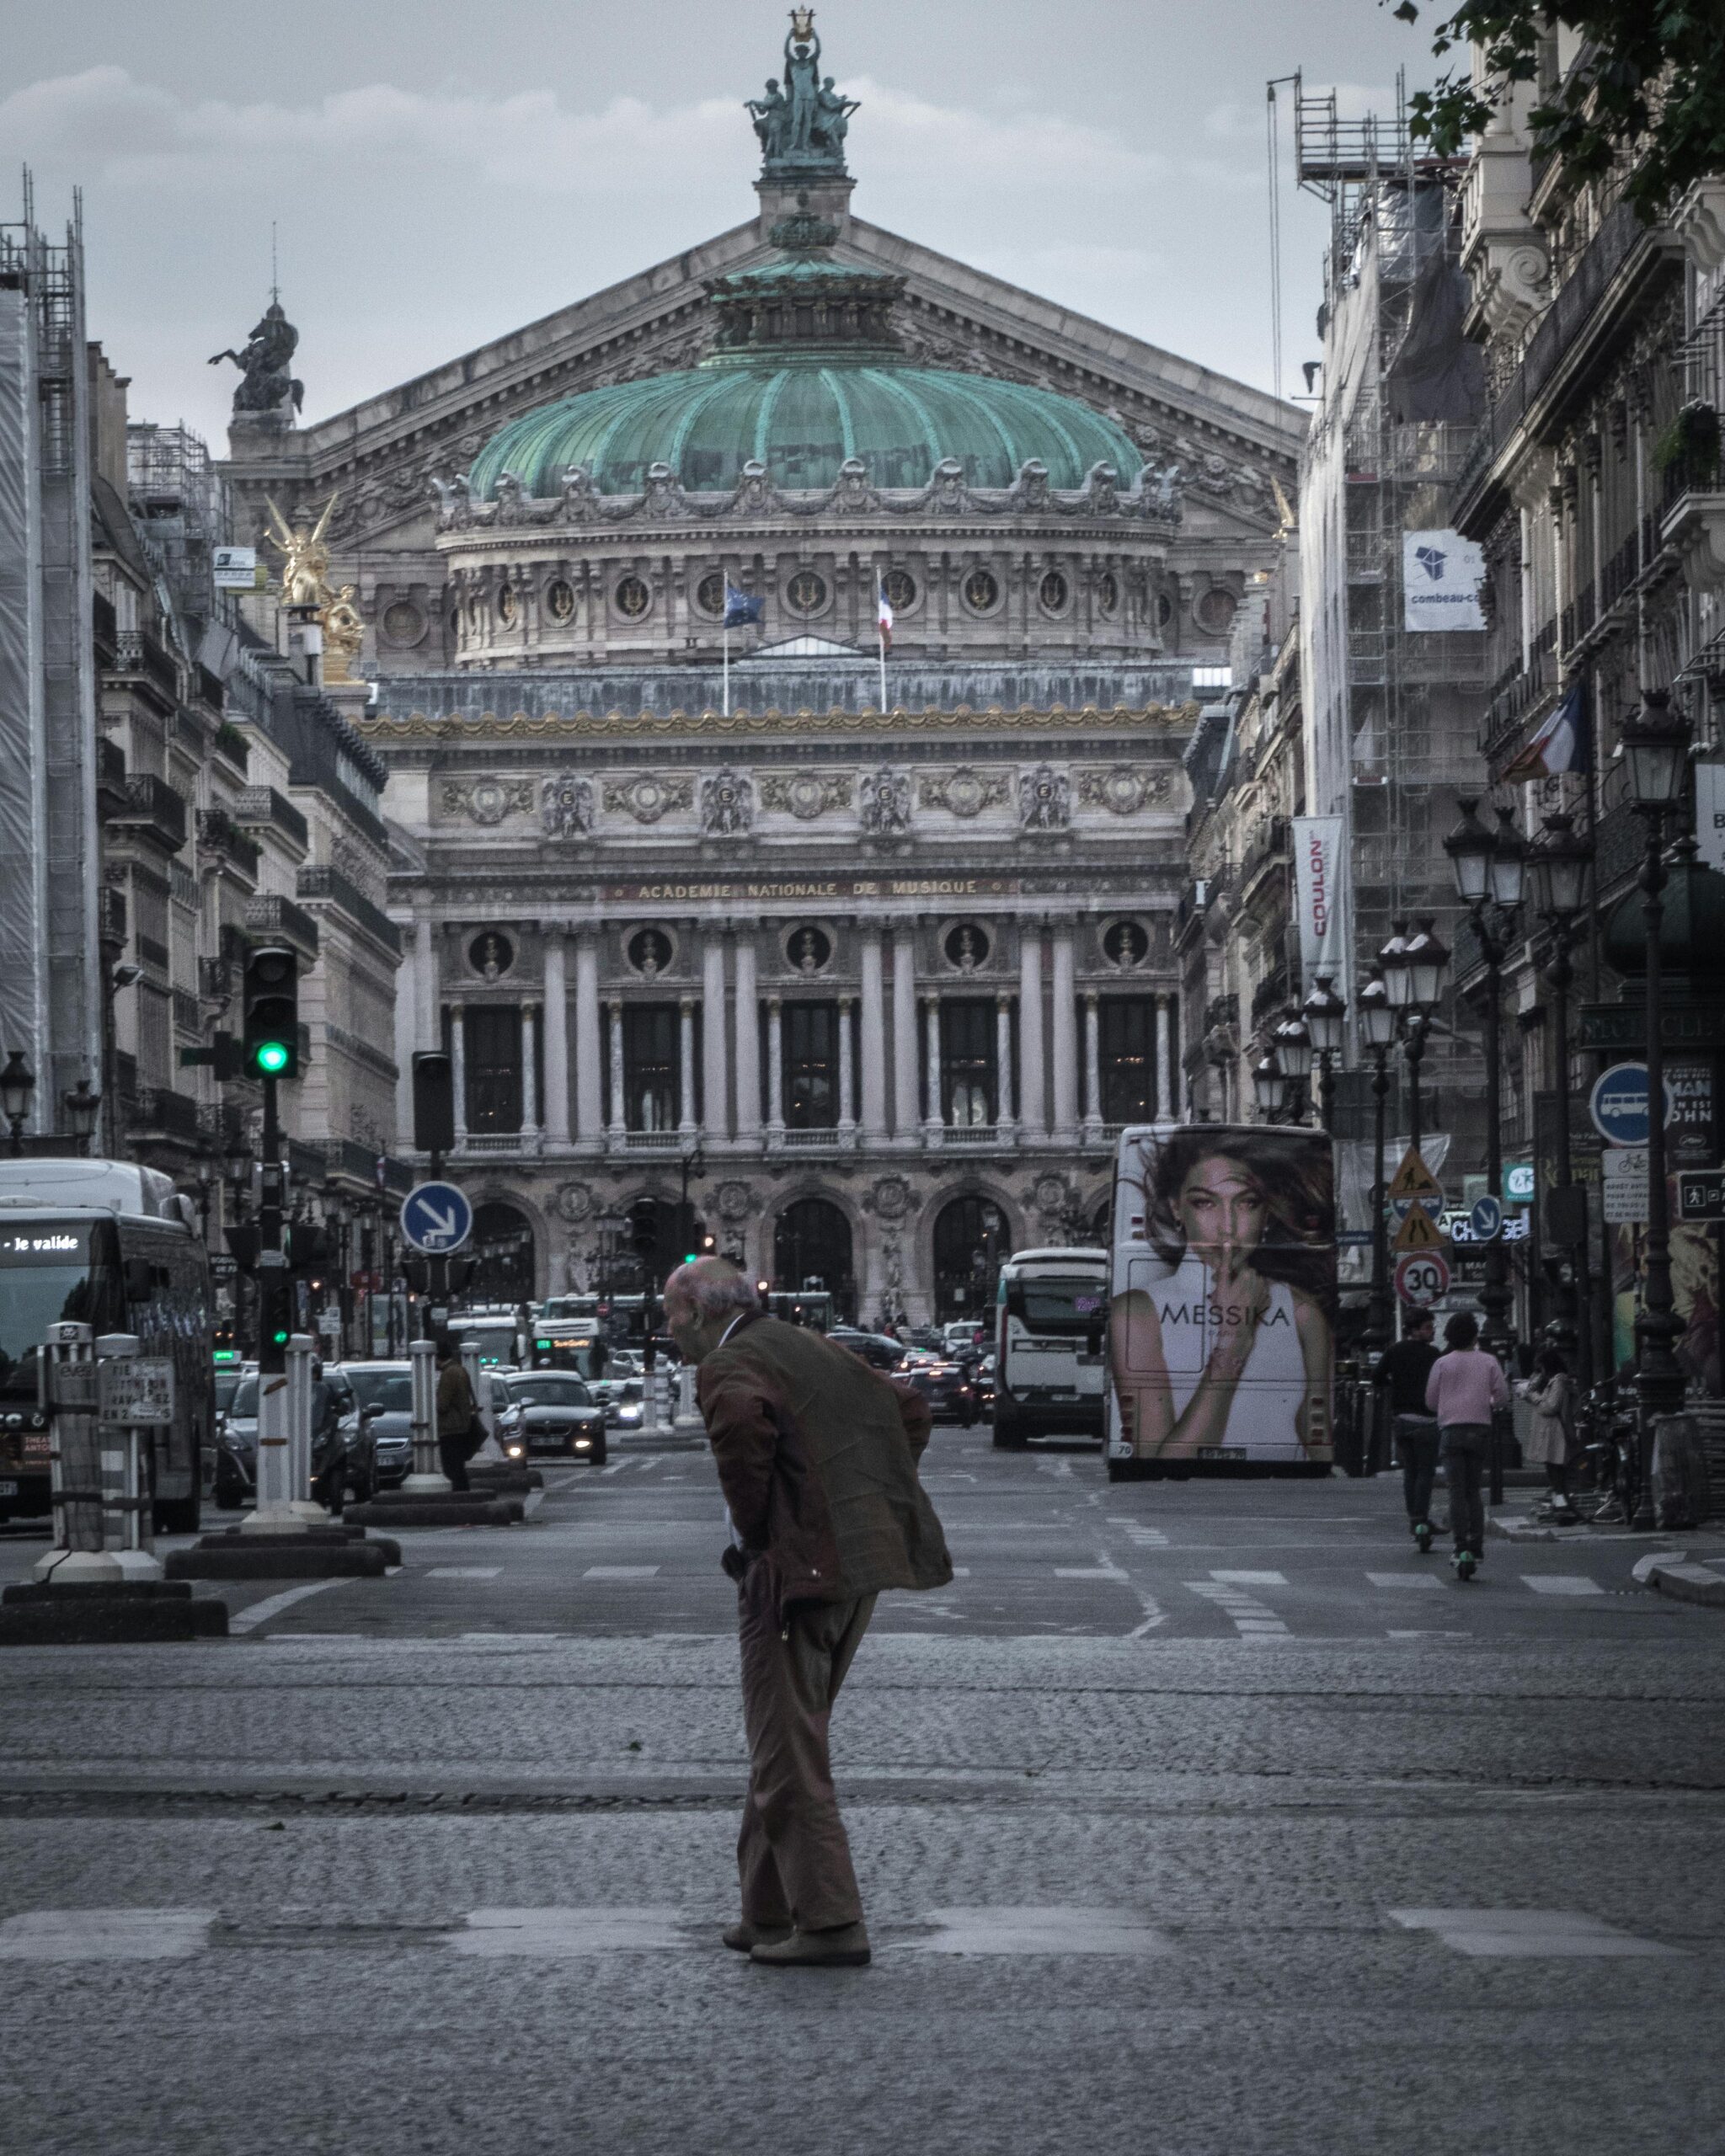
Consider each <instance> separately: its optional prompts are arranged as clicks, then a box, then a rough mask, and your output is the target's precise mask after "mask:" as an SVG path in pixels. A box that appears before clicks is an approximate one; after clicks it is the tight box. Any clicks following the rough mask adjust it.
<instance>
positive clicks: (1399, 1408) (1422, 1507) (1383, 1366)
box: [1372, 1310, 1439, 1555]
mask: <svg viewBox="0 0 1725 2156" xmlns="http://www.w3.org/2000/svg"><path fill="white" fill-rule="evenodd" d="M1436 1322H1437V1321H1436V1320H1435V1319H1434V1317H1433V1315H1432V1314H1431V1312H1430V1311H1429V1310H1412V1311H1410V1312H1409V1313H1408V1315H1407V1322H1406V1323H1405V1324H1404V1325H1403V1326H1402V1337H1401V1338H1400V1339H1399V1340H1398V1341H1397V1342H1396V1344H1395V1346H1394V1347H1393V1348H1390V1349H1389V1350H1388V1351H1387V1352H1386V1353H1385V1354H1384V1356H1383V1357H1382V1358H1381V1360H1380V1362H1379V1364H1378V1366H1377V1369H1376V1370H1375V1372H1374V1373H1373V1376H1372V1382H1373V1384H1374V1385H1381V1386H1382V1387H1383V1388H1384V1389H1385V1390H1386V1391H1387V1393H1388V1394H1389V1396H1390V1412H1391V1416H1392V1417H1394V1418H1395V1425H1396V1452H1397V1458H1398V1459H1399V1460H1401V1462H1402V1499H1403V1502H1405V1503H1406V1505H1407V1530H1408V1532H1409V1534H1412V1535H1413V1539H1414V1540H1415V1541H1416V1542H1417V1543H1418V1545H1419V1547H1420V1551H1421V1554H1422V1555H1423V1554H1424V1552H1425V1551H1426V1550H1429V1549H1430V1548H1431V1546H1432V1486H1433V1485H1434V1483H1435V1482H1436V1481H1437V1476H1438V1442H1439V1441H1438V1418H1437V1417H1436V1416H1435V1415H1434V1414H1433V1413H1432V1412H1431V1410H1430V1409H1429V1407H1428V1406H1426V1404H1425V1388H1426V1380H1427V1379H1428V1378H1429V1377H1430V1375H1431V1374H1432V1365H1433V1364H1434V1363H1435V1362H1436V1361H1437V1360H1438V1348H1437V1343H1436V1342H1435V1341H1434V1340H1433V1338H1432V1332H1433V1329H1434V1326H1435V1325H1436Z"/></svg>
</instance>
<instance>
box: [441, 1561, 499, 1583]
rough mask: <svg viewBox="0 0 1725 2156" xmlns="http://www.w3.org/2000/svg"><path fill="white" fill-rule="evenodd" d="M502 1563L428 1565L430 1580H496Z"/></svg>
mask: <svg viewBox="0 0 1725 2156" xmlns="http://www.w3.org/2000/svg"><path fill="white" fill-rule="evenodd" d="M502 1570H503V1567H502V1566H501V1565H428V1566H426V1567H425V1577H426V1578H427V1579H428V1580H494V1579H495V1578H496V1577H497V1576H498V1574H499V1572H501V1571H502Z"/></svg>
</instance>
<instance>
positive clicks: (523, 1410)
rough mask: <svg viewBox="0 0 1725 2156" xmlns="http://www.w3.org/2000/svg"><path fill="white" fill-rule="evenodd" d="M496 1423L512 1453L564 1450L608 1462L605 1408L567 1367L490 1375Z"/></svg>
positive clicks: (568, 1457)
mask: <svg viewBox="0 0 1725 2156" xmlns="http://www.w3.org/2000/svg"><path fill="white" fill-rule="evenodd" d="M490 1407H491V1424H492V1428H493V1430H494V1433H495V1434H496V1438H497V1441H498V1443H499V1444H500V1445H501V1446H502V1447H503V1449H504V1451H505V1454H509V1455H510V1456H511V1457H513V1458H517V1459H520V1458H526V1459H531V1458H532V1457H533V1455H534V1454H542V1453H560V1454H562V1455H563V1458H564V1459H565V1460H585V1461H588V1462H590V1464H591V1465H593V1466H595V1467H602V1466H603V1465H604V1464H605V1454H606V1442H605V1410H604V1408H603V1407H602V1406H601V1405H600V1403H599V1402H598V1401H596V1400H595V1398H594V1396H593V1395H592V1394H591V1393H590V1392H589V1390H587V1386H586V1383H585V1380H583V1379H580V1378H578V1377H576V1376H574V1374H573V1373H571V1372H569V1371H567V1370H511V1371H510V1372H509V1373H508V1374H507V1375H505V1374H503V1373H502V1372H500V1371H494V1372H493V1373H492V1375H491V1398H490Z"/></svg>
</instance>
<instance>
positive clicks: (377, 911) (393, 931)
mask: <svg viewBox="0 0 1725 2156" xmlns="http://www.w3.org/2000/svg"><path fill="white" fill-rule="evenodd" d="M298 889H299V895H300V896H301V898H302V899H312V900H315V901H316V902H318V904H320V905H330V906H334V908H335V910H337V911H338V912H339V913H342V914H345V915H346V916H347V918H348V920H349V921H350V922H351V923H352V925H353V926H355V928H357V929H360V931H362V932H363V933H364V934H366V935H367V936H369V937H371V940H372V942H374V943H378V944H381V945H382V947H383V948H384V949H385V950H386V951H387V952H389V953H391V955H392V956H393V957H395V958H399V957H400V956H401V931H400V930H399V929H398V927H397V926H396V925H395V923H394V922H393V921H392V920H391V919H390V918H389V915H387V913H385V912H384V910H383V909H382V906H378V905H373V904H372V902H371V899H368V898H367V897H366V894H365V893H364V892H363V891H362V890H361V889H360V887H359V885H358V884H357V883H354V882H352V881H351V880H350V878H348V877H345V876H344V875H343V874H342V873H341V871H340V870H339V868H328V867H313V868H302V869H301V871H300V873H299V884H298Z"/></svg>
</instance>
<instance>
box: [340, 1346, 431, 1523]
mask: <svg viewBox="0 0 1725 2156" xmlns="http://www.w3.org/2000/svg"><path fill="white" fill-rule="evenodd" d="M326 1374H327V1375H328V1376H329V1377H330V1378H332V1379H339V1380H340V1382H341V1383H342V1384H343V1385H345V1386H346V1387H347V1389H348V1390H349V1391H350V1393H351V1395H352V1399H353V1405H352V1407H351V1408H350V1411H349V1412H348V1414H347V1416H346V1417H344V1420H343V1423H342V1430H343V1433H344V1435H345V1437H346V1438H347V1440H348V1463H349V1465H348V1486H349V1487H350V1489H352V1490H354V1491H355V1492H357V1493H358V1494H359V1495H360V1496H361V1497H370V1496H371V1495H372V1494H373V1493H374V1492H376V1491H378V1490H393V1489H395V1488H397V1487H398V1486H399V1485H400V1484H401V1483H403V1482H404V1481H406V1480H407V1478H408V1473H409V1470H410V1469H411V1468H412V1466H413V1464H414V1380H413V1367H412V1365H411V1364H408V1363H343V1364H339V1366H338V1367H337V1368H335V1369H332V1370H330V1371H328V1373H326Z"/></svg>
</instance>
